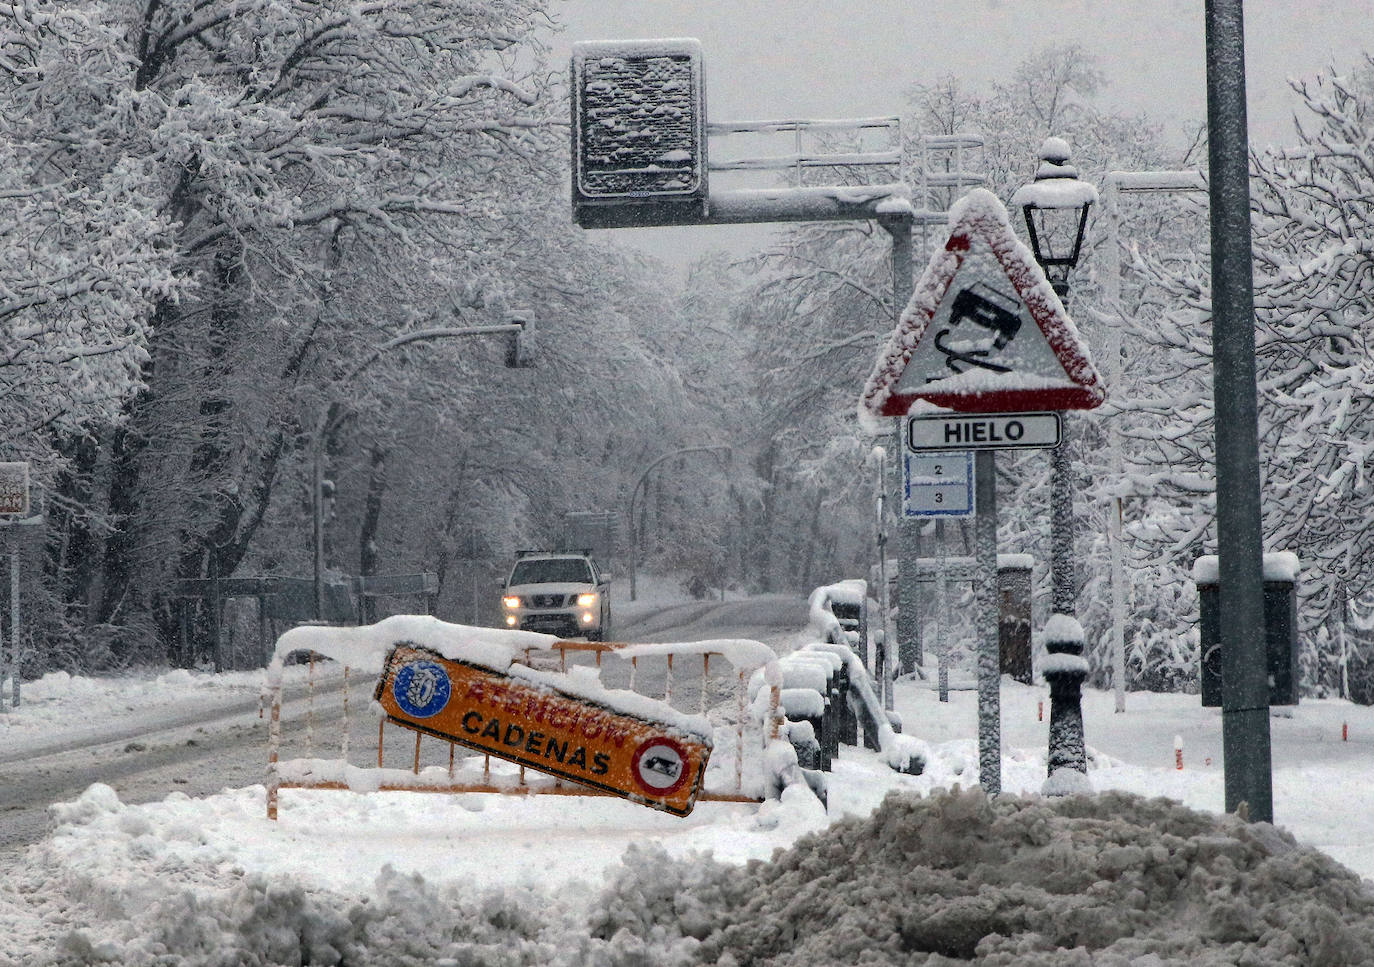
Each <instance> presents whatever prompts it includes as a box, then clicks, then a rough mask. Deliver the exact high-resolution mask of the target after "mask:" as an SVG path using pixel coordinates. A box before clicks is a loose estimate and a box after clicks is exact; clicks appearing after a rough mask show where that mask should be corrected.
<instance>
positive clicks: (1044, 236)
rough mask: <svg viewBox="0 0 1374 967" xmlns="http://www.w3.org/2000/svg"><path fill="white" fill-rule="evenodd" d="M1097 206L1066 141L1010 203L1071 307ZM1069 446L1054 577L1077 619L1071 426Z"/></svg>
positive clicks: (1055, 504)
mask: <svg viewBox="0 0 1374 967" xmlns="http://www.w3.org/2000/svg"><path fill="white" fill-rule="evenodd" d="M1095 201H1097V189H1096V188H1094V187H1093V186H1092V185H1090V184H1088V183H1087V182H1084V181H1079V179H1078V170H1077V169H1076V168H1074V166H1073V165H1071V164H1069V145H1068V143H1067V142H1066V141H1064V140H1063V139H1062V138H1046V139H1045V143H1044V144H1042V145H1041V146H1040V164H1039V167H1038V168H1037V169H1036V172H1035V180H1034V181H1032V182H1031V183H1030V184H1028V185H1022V186H1021V187H1020V188H1018V189H1017V190H1016V194H1014V195H1012V199H1011V203H1012V204H1013V205H1018V206H1020V208H1021V211H1022V214H1024V215H1025V218H1026V234H1027V235H1029V236H1030V244H1031V252H1032V253H1034V255H1035V261H1036V262H1038V263H1039V264H1040V267H1041V268H1042V269H1044V270H1045V275H1046V276H1047V277H1048V278H1049V280H1050V285H1051V286H1053V287H1054V291H1055V293H1056V294H1057V295H1058V296H1059V298H1060V299H1061V300H1062V301H1064V302H1066V303H1067V302H1068V296H1069V273H1070V272H1072V271H1073V270H1074V268H1075V267H1076V266H1077V265H1078V260H1079V258H1080V257H1081V256H1082V254H1083V235H1084V231H1085V230H1086V228H1087V225H1088V209H1089V208H1091V207H1092V205H1093V203H1094V202H1095ZM1064 429H1065V441H1064V443H1063V444H1062V445H1060V446H1058V447H1056V448H1055V449H1054V450H1052V451H1050V573H1051V575H1052V577H1053V582H1054V603H1053V607H1052V610H1053V611H1054V613H1055V614H1066V615H1072V614H1073V613H1074V611H1075V607H1074V602H1075V599H1076V598H1077V596H1078V594H1077V589H1076V588H1075V586H1074V573H1073V572H1074V567H1073V490H1072V488H1071V487H1070V484H1069V481H1070V459H1069V442H1068V422H1067V421H1065V425H1064Z"/></svg>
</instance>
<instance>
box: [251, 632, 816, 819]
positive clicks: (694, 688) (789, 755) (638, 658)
mask: <svg viewBox="0 0 1374 967" xmlns="http://www.w3.org/2000/svg"><path fill="white" fill-rule="evenodd" d="M397 644H408V645H411V646H414V647H416V648H419V649H425V650H428V651H430V652H433V653H434V654H435V655H436V656H442V657H443V658H444V659H449V660H453V661H456V662H461V663H464V664H465V665H470V666H477V667H480V668H482V669H489V670H491V671H493V672H496V673H499V674H503V675H510V676H514V677H515V678H517V679H519V680H520V681H521V682H523V683H525V684H526V685H532V686H533V687H534V688H536V689H538V688H543V689H546V690H549V691H552V692H557V693H559V694H561V695H563V696H565V697H566V696H572V697H574V698H576V699H581V700H585V701H586V702H588V703H590V704H591V705H592V706H594V707H598V708H602V709H606V710H611V711H613V712H619V713H624V714H627V715H631V716H635V715H638V716H640V717H644V718H651V719H653V720H655V721H657V722H660V723H664V724H665V725H666V726H667V727H669V728H670V729H674V730H677V731H678V732H680V733H681V734H682V735H683V736H691V737H692V738H694V739H696V740H698V741H701V742H704V743H706V744H707V746H708V747H709V748H710V749H711V750H713V751H714V753H715V754H714V755H712V756H711V758H710V760H709V763H708V764H707V767H706V769H705V772H704V776H703V781H702V783H701V791H700V794H699V795H697V796H696V799H697V800H698V801H702V800H705V801H711V800H722V801H744V802H750V801H760V800H762V799H764V798H766V797H768V796H770V795H774V796H775V795H777V794H778V793H779V792H780V790H781V788H782V787H784V786H786V785H788V784H791V783H794V782H800V781H802V778H803V777H802V776H801V774H800V772H799V769H798V766H797V761H796V756H795V754H794V753H793V750H792V748H791V746H790V745H788V744H787V743H786V742H785V741H783V740H782V738H781V729H782V725H783V721H784V720H783V717H782V714H781V711H780V710H779V700H780V694H781V685H782V679H781V673H780V671H779V669H778V664H777V655H776V654H775V653H774V652H773V650H772V649H771V648H769V647H768V646H766V645H764V644H762V643H760V642H757V641H750V640H743V639H738V640H737V639H728V640H713V641H702V642H689V643H681V644H657V643H656V644H628V645H623V644H613V643H590V642H579V641H564V640H561V639H558V638H555V637H553V636H551V635H542V634H537V633H534V632H523V631H514V630H507V629H495V628H476V627H469V626H464V625H455V624H449V623H447V622H443V621H439V620H438V619H436V618H432V617H429V616H424V615H398V616H394V617H391V618H387V619H385V620H384V621H381V622H379V623H377V624H375V625H366V626H361V627H327V626H301V627H298V628H293V629H291V630H290V631H288V632H286V633H285V634H283V635H282V636H281V637H280V638H279V639H278V640H277V643H276V647H275V649H274V653H273V656H272V660H271V662H270V663H269V665H268V668H267V671H266V678H265V684H264V702H265V703H267V702H269V701H270V707H271V723H270V728H269V746H268V775H267V809H268V816H269V817H270V818H276V815H277V809H278V804H279V800H280V792H281V790H282V789H291V788H298V789H346V790H352V791H355V792H371V791H423V792H449V793H465V792H491V793H506V794H514V795H538V794H553V795H574V796H575V795H602V794H606V793H604V792H603V791H601V790H598V789H596V788H592V787H591V786H589V785H586V784H583V783H579V782H576V781H569V779H568V778H559V777H558V776H554V775H547V774H545V773H544V772H543V771H537V770H536V769H534V768H528V769H527V768H526V767H525V766H524V765H517V764H516V763H515V762H507V761H504V759H502V758H499V757H494V756H493V755H491V754H490V753H487V752H478V753H470V752H469V750H468V749H467V748H465V747H464V746H465V745H471V744H472V743H461V744H460V742H455V741H452V737H451V736H448V735H440V734H439V733H438V732H436V731H431V732H429V734H426V730H425V729H424V728H423V726H422V725H420V726H417V727H413V728H412V727H407V728H405V729H402V733H403V734H405V735H406V736H407V739H409V738H410V737H411V736H412V735H413V746H412V745H411V744H410V743H409V742H404V743H402V746H401V747H400V748H399V749H398V748H397V744H396V743H395V742H394V741H393V742H392V743H391V745H390V746H388V744H387V741H386V739H387V736H388V728H387V726H388V724H391V725H392V728H391V730H390V731H391V732H395V731H396V730H397V725H395V724H393V723H390V722H389V721H388V716H387V713H386V711H385V710H384V709H383V708H382V705H381V704H380V703H379V701H378V696H377V695H373V694H372V692H373V691H374V690H375V691H377V692H378V693H380V689H379V688H376V686H375V683H376V682H377V681H378V680H379V676H381V675H382V673H383V670H384V666H385V664H386V661H387V656H388V654H389V653H390V652H391V650H392V648H393V647H395V646H396V645H397ZM296 655H307V656H309V658H308V660H309V661H310V662H311V673H310V679H309V681H310V689H309V690H310V694H311V695H312V696H313V694H314V680H315V668H316V665H317V659H318V658H323V659H328V660H331V661H333V662H335V663H337V665H338V666H341V668H342V686H343V696H342V720H341V722H340V723H339V724H338V726H337V740H338V754H337V755H336V756H332V757H322V756H320V755H317V754H316V751H315V748H314V746H315V744H316V741H315V734H316V723H315V711H314V709H315V703H314V700H313V697H312V699H311V700H310V702H309V703H308V706H307V711H306V721H305V723H304V726H305V728H304V740H305V746H306V748H305V750H304V751H305V755H304V756H303V757H298V758H284V757H283V755H282V744H283V730H282V721H281V716H282V711H281V708H282V705H281V695H282V669H283V666H284V664H285V663H286V661H287V660H288V659H290V658H291V657H292V656H296ZM603 675H604V676H605V677H606V678H608V679H611V680H612V682H611V684H608V683H606V682H604V681H603ZM660 676H661V677H660ZM756 676H761V677H762V678H763V680H765V681H766V682H767V684H768V687H767V688H766V689H763V690H762V692H761V694H756V695H754V696H753V700H752V701H751V700H750V699H751V696H750V694H749V688H748V683H749V681H750V680H751V678H753V677H756ZM360 678H361V679H364V680H366V681H367V682H368V687H369V696H368V698H369V701H368V702H367V708H368V710H369V712H370V713H371V715H373V716H375V718H376V722H377V725H376V733H375V736H376V748H375V755H374V750H372V749H370V748H369V749H364V748H363V747H364V746H365V745H370V741H371V740H370V739H368V738H367V735H368V732H369V730H368V729H367V728H366V723H365V722H363V723H361V724H362V725H363V728H361V729H359V725H360V723H359V722H357V721H355V719H356V718H357V716H356V715H355V714H353V709H354V708H356V706H357V704H358V703H357V701H356V699H353V698H352V697H351V689H352V688H354V687H355V683H356V682H357V681H358V680H359V679H360ZM619 682H623V683H624V684H625V687H623V688H620V687H612V684H617V683H619ZM648 690H653V691H655V692H656V693H658V694H661V695H662V697H661V698H658V697H656V695H655V696H649V695H647V694H644V693H645V692H646V691H648ZM689 706H690V707H691V708H690V710H688V707H689ZM527 711H533V713H534V714H546V713H545V711H543V710H527ZM564 717H565V718H566V717H567V716H566V715H565V716H564ZM587 721H588V722H590V719H588V720H587ZM473 724H474V725H475V724H476V723H475V721H474V723H473ZM578 725H579V723H577V722H573V723H571V724H569V723H566V722H565V723H562V725H561V726H560V727H562V726H568V727H570V728H575V727H577V726H578ZM581 726H582V727H583V728H584V730H585V729H586V728H588V726H587V725H586V723H581ZM334 728H335V726H334V725H331V731H332V730H333V729H334ZM565 731H566V729H565ZM355 733H357V734H355ZM359 736H361V740H360V738H359ZM536 736H538V742H537V743H535V744H536V745H538V746H539V748H540V749H544V748H547V746H548V745H552V743H549V742H548V739H547V737H545V736H542V735H539V733H534V735H526V736H525V737H524V742H525V744H526V746H528V745H529V744H530V743H532V742H535V737H536ZM506 738H510V736H509V735H507V736H506ZM579 748H580V747H579ZM590 748H591V747H590V744H589V745H588V750H590ZM524 751H525V752H526V753H528V751H529V749H528V748H526V749H525V750H524ZM556 751H557V752H558V754H559V762H560V763H561V764H563V765H566V766H567V768H563V769H561V770H560V771H561V774H562V775H563V776H565V777H567V776H570V775H576V772H575V770H574V769H573V768H572V767H573V766H574V765H576V766H578V767H579V768H585V769H587V770H588V771H589V773H590V771H591V770H594V769H596V768H598V767H599V766H600V765H601V764H602V763H601V762H599V761H597V760H595V758H594V753H593V752H591V751H585V752H584V753H583V754H581V755H579V754H578V753H577V752H576V751H572V750H570V749H567V748H563V747H561V746H558V747H556ZM525 759H526V760H529V759H530V757H529V755H526V756H525ZM570 759H571V760H574V761H571V762H569V761H568V760H570ZM362 763H366V764H365V765H364V764H362ZM588 778H589V781H590V780H591V778H592V777H591V776H590V774H589V777H588ZM689 808H690V807H689ZM670 811H671V810H670Z"/></svg>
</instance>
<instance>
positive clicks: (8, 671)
mask: <svg viewBox="0 0 1374 967" xmlns="http://www.w3.org/2000/svg"><path fill="white" fill-rule="evenodd" d="M28 515H29V464H28V461H27V460H25V461H17V462H8V463H0V524H3V525H5V526H14V525H18V524H33V523H37V520H32V519H29V516H28ZM18 533H19V532H18V531H12V532H11V534H12V535H13V536H14V540H13V541H12V543H11V545H10V644H9V649H8V652H6V650H5V642H4V637H3V635H0V711H3V710H4V708H5V696H4V692H3V686H4V682H5V677H6V675H8V676H9V679H10V703H11V704H12V705H13V706H14V707H15V708H18V707H19V643H20V640H21V634H20V632H21V628H22V626H23V623H22V621H21V616H22V613H21V611H20V607H19V578H20V561H19V542H18V537H17V535H18Z"/></svg>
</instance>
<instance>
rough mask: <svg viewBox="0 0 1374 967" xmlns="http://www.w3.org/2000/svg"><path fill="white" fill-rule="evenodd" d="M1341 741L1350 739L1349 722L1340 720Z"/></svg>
mask: <svg viewBox="0 0 1374 967" xmlns="http://www.w3.org/2000/svg"><path fill="white" fill-rule="evenodd" d="M1341 741H1342V742H1349V741H1350V724H1349V723H1348V722H1342V723H1341Z"/></svg>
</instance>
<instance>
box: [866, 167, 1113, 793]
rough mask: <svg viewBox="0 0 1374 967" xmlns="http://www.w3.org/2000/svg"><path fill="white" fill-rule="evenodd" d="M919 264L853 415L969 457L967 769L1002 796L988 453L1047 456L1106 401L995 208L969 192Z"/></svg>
mask: <svg viewBox="0 0 1374 967" xmlns="http://www.w3.org/2000/svg"><path fill="white" fill-rule="evenodd" d="M949 222H950V235H949V239H948V241H947V242H946V243H945V247H944V249H943V250H941V251H937V252H936V253H935V255H934V256H933V257H932V258H931V261H930V264H929V265H928V266H927V268H926V271H925V274H924V275H922V277H921V280H920V281H919V282H918V283H917V285H916V290H915V293H914V294H913V296H912V298H911V302H910V303H909V304H908V305H907V309H906V312H905V313H903V315H902V318H901V320H900V321H899V322H898V324H897V328H896V329H895V330H894V331H893V333H892V336H891V337H890V338H889V339H888V342H887V345H886V346H885V348H884V349H883V351H882V353H881V354H880V355H879V357H878V359H877V362H876V363H875V365H874V368H873V372H872V374H871V375H870V376H869V378H868V383H867V384H866V385H865V387H864V392H863V397H862V401H861V413H862V414H863V415H865V416H867V417H903V418H905V425H904V426H903V439H904V441H905V444H906V449H907V450H909V451H911V452H913V453H933V454H948V453H949V452H950V451H957V450H972V451H973V452H974V454H975V461H976V467H975V471H976V472H975V477H976V486H975V489H976V494H975V496H976V502H977V507H978V521H977V528H976V534H977V546H976V554H975V557H976V559H977V573H976V577H975V580H976V586H975V590H976V600H977V605H976V610H977V615H978V622H979V627H980V635H979V653H978V763H979V775H980V782H981V783H982V785H983V788H984V789H985V790H986V791H987V792H988V794H989V795H996V794H998V793H1000V792H1001V789H1002V761H1001V697H1000V691H999V688H1000V682H1001V677H1000V651H999V647H998V630H999V629H998V625H999V620H998V619H999V614H998V602H997V488H996V476H995V459H994V457H995V454H996V451H997V450H1008V449H1027V448H1045V447H1056V446H1058V445H1059V443H1060V440H1061V437H1062V421H1061V418H1060V415H1059V413H1058V412H1056V411H1059V410H1066V409H1091V408H1093V407H1095V406H1098V405H1100V404H1101V403H1102V402H1103V401H1104V400H1105V399H1106V391H1105V390H1104V389H1103V387H1102V385H1101V381H1100V378H1099V376H1098V373H1097V370H1096V369H1095V368H1094V367H1093V364H1092V361H1091V359H1090V357H1089V355H1088V350H1087V346H1086V345H1085V344H1084V342H1083V340H1082V338H1081V337H1080V336H1079V334H1078V331H1077V329H1076V328H1075V327H1074V324H1073V321H1072V320H1071V319H1070V318H1069V317H1068V314H1067V313H1066V312H1065V311H1064V306H1063V304H1062V303H1061V302H1060V301H1059V297H1058V296H1057V295H1056V294H1055V292H1054V290H1053V288H1052V287H1051V286H1050V283H1049V281H1048V280H1047V279H1046V277H1045V273H1044V270H1043V269H1042V268H1041V267H1040V266H1039V265H1037V264H1036V262H1035V259H1034V258H1033V256H1032V255H1031V253H1030V252H1029V251H1028V250H1027V249H1026V247H1025V246H1024V245H1022V244H1021V243H1020V242H1019V241H1018V240H1017V238H1016V236H1015V234H1014V233H1013V232H1012V230H1011V225H1010V223H1009V221H1008V219H1007V212H1006V209H1005V208H1004V207H1003V206H1002V203H1001V202H1000V201H998V200H997V198H996V196H994V195H993V194H992V193H991V192H989V191H986V190H983V189H975V190H974V191H972V192H970V193H969V194H968V195H966V196H964V198H962V199H961V200H960V201H959V202H958V203H957V204H956V205H955V206H954V207H953V208H952V209H951V210H950V215H949Z"/></svg>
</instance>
